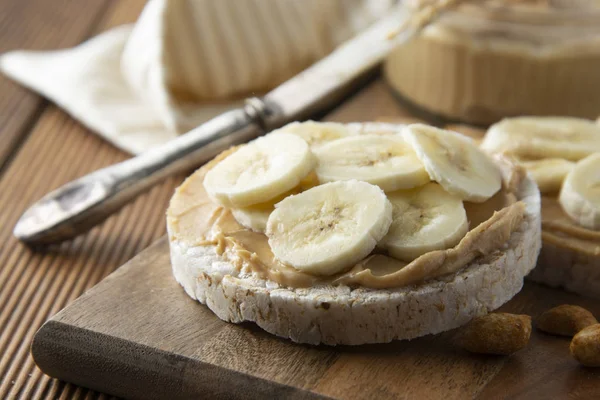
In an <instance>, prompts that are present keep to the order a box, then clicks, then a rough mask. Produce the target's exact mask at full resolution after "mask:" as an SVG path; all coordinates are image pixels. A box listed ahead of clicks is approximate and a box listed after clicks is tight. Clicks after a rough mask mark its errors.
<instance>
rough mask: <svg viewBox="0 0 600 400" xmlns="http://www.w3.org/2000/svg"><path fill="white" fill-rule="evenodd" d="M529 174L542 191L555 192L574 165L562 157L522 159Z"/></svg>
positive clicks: (522, 163)
mask: <svg viewBox="0 0 600 400" xmlns="http://www.w3.org/2000/svg"><path fill="white" fill-rule="evenodd" d="M521 165H522V166H524V167H525V169H526V170H527V172H529V175H531V177H532V178H533V180H534V181H535V182H536V183H537V185H538V187H539V188H540V192H542V193H556V192H558V191H559V190H560V187H561V186H562V183H563V181H564V179H565V177H566V176H567V174H568V173H569V172H571V170H572V169H573V167H574V166H575V163H574V162H573V161H568V160H564V159H562V158H546V159H543V160H532V161H522V162H521Z"/></svg>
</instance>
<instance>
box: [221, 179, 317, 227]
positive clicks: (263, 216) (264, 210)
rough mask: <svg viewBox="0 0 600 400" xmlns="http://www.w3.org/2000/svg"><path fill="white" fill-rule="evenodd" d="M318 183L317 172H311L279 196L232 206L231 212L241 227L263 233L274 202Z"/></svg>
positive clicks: (273, 207)
mask: <svg viewBox="0 0 600 400" xmlns="http://www.w3.org/2000/svg"><path fill="white" fill-rule="evenodd" d="M318 184H319V180H318V178H317V174H315V173H314V172H311V173H310V174H308V175H307V176H306V177H305V178H304V179H302V180H301V181H300V184H299V185H298V186H296V187H295V188H293V189H292V190H289V191H287V192H285V193H283V194H280V195H279V196H277V197H275V199H273V200H270V201H268V202H266V203H261V204H256V205H253V206H250V207H245V208H232V209H231V213H232V214H233V217H234V218H235V220H236V221H237V222H238V223H239V224H240V225H242V226H243V227H245V228H248V229H250V230H253V231H255V232H259V233H264V232H265V230H266V227H267V220H268V219H269V215H271V213H272V212H273V210H274V209H275V204H276V203H279V202H280V201H281V200H283V199H285V198H286V197H288V196H292V195H294V194H298V193H302V192H303V191H305V190H308V189H310V188H312V187H315V186H317V185H318Z"/></svg>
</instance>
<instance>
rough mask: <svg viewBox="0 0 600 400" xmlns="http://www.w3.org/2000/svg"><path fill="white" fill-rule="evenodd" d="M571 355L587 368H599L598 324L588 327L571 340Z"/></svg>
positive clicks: (599, 340)
mask: <svg viewBox="0 0 600 400" xmlns="http://www.w3.org/2000/svg"><path fill="white" fill-rule="evenodd" d="M570 350H571V355H572V356H573V357H574V358H575V359H576V360H577V361H579V362H580V363H581V364H583V365H585V366H587V367H600V324H594V325H590V326H588V327H587V328H584V329H583V330H581V331H580V332H579V333H578V334H577V335H575V336H574V337H573V340H571V346H570Z"/></svg>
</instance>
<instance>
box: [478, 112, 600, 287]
mask: <svg viewBox="0 0 600 400" xmlns="http://www.w3.org/2000/svg"><path fill="white" fill-rule="evenodd" d="M482 148H484V149H485V150H486V151H490V152H496V153H503V154H505V155H508V156H511V157H514V158H515V159H517V160H519V161H520V163H521V164H522V165H523V166H524V167H525V168H526V169H527V170H528V171H529V174H530V176H531V177H532V178H533V179H534V180H535V181H537V183H538V185H539V188H540V191H541V192H542V193H543V197H542V238H543V246H542V251H541V253H540V258H539V262H538V266H537V267H536V269H535V270H534V271H533V272H532V273H531V275H530V278H531V279H532V280H534V281H537V282H541V283H545V284H548V285H550V286H554V287H564V288H565V289H567V290H570V291H573V292H576V293H579V294H582V295H585V296H591V297H596V298H600V124H598V123H597V122H594V121H591V120H585V119H578V118H567V117H518V118H508V119H505V120H503V121H500V122H499V123H497V124H495V125H492V126H491V127H490V129H489V130H488V132H487V133H486V136H485V138H484V140H483V143H482Z"/></svg>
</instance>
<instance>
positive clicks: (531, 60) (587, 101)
mask: <svg viewBox="0 0 600 400" xmlns="http://www.w3.org/2000/svg"><path fill="white" fill-rule="evenodd" d="M598 70H600V2H599V1H597V0H521V1H517V0H513V1H511V0H484V1H470V2H466V3H465V4H463V5H461V6H459V7H458V8H457V9H456V10H455V11H451V12H448V13H447V14H445V15H444V16H443V17H442V18H441V19H439V20H438V21H436V22H434V23H432V24H431V25H430V26H428V27H427V28H425V29H424V30H423V32H421V34H420V35H419V37H418V38H416V39H415V40H412V41H411V42H410V43H407V44H406V45H403V46H399V47H398V48H397V49H395V50H394V51H393V52H392V53H391V54H390V56H389V57H388V59H387V60H386V62H385V65H384V73H385V77H386V79H387V81H388V82H389V84H390V85H391V86H392V88H394V89H395V90H397V91H398V93H399V94H400V96H401V97H403V98H405V99H407V100H409V101H410V102H412V103H414V104H416V105H418V106H419V107H421V108H423V109H425V110H427V111H429V112H432V113H435V114H440V115H442V116H444V117H447V118H452V119H460V120H463V121H466V122H470V123H476V124H489V123H493V122H496V121H498V120H499V119H501V118H503V117H507V116H514V115H569V116H576V117H583V118H593V117H595V116H596V115H597V113H598V110H599V109H600V74H598V72H597V71H598Z"/></svg>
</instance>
